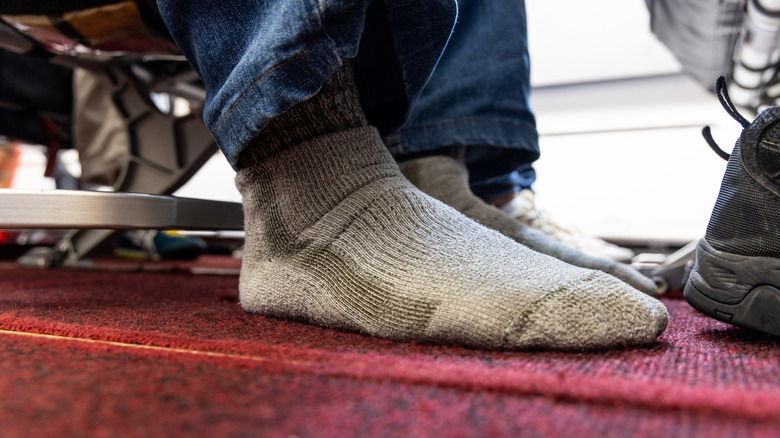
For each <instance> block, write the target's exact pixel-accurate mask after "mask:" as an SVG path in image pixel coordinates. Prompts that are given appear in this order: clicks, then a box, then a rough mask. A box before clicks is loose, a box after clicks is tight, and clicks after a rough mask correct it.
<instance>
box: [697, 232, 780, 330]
mask: <svg viewBox="0 0 780 438" xmlns="http://www.w3.org/2000/svg"><path fill="white" fill-rule="evenodd" d="M683 294H684V296H685V300H686V301H688V304H690V305H691V307H693V308H694V309H696V310H698V311H699V312H701V313H704V314H705V315H708V316H711V317H713V318H715V319H717V320H719V321H723V322H726V323H729V324H732V325H735V326H739V327H743V328H747V329H752V330H758V331H760V332H763V333H768V334H770V335H774V336H780V259H778V258H773V257H748V256H741V255H737V254H731V253H727V252H723V251H718V250H716V249H715V248H713V247H712V246H711V245H710V244H709V243H707V241H706V240H704V239H701V240H700V241H699V243H698V245H697V247H696V255H695V259H694V267H693V269H692V270H691V274H690V276H689V278H688V282H687V283H686V285H685V290H684V292H683Z"/></svg>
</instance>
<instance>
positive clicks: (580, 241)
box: [500, 189, 634, 262]
mask: <svg viewBox="0 0 780 438" xmlns="http://www.w3.org/2000/svg"><path fill="white" fill-rule="evenodd" d="M500 209H501V211H503V212H504V213H506V214H508V215H510V216H511V217H513V218H514V219H515V220H517V221H519V222H522V223H524V224H526V225H528V226H530V227H532V228H536V229H537V230H539V231H541V232H543V233H545V234H547V235H548V236H551V237H553V238H554V239H556V240H558V241H559V242H561V243H564V244H566V245H569V246H571V247H573V248H575V249H577V250H579V251H582V252H584V253H585V254H590V255H592V256H596V257H602V258H608V259H612V260H616V261H618V262H628V261H630V260H631V258H632V257H634V252H633V251H631V250H630V249H628V248H622V247H620V246H617V245H613V244H611V243H609V242H605V241H603V240H601V239H599V238H598V237H595V236H589V235H587V234H585V233H584V232H582V231H581V230H578V229H576V228H573V227H570V226H564V225H561V224H559V223H558V222H556V221H555V220H553V219H552V218H551V217H550V214H549V213H548V212H546V211H543V210H540V209H538V208H537V207H536V204H535V203H534V192H532V191H531V190H528V189H526V190H523V191H521V192H520V193H518V196H516V197H515V198H513V199H512V200H511V201H509V202H508V203H506V204H505V205H504V206H502V207H500Z"/></svg>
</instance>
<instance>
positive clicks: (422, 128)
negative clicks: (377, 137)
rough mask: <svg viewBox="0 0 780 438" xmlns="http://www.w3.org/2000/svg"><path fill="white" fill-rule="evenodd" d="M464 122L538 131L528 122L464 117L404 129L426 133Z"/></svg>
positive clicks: (404, 129)
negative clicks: (523, 127) (522, 127)
mask: <svg viewBox="0 0 780 438" xmlns="http://www.w3.org/2000/svg"><path fill="white" fill-rule="evenodd" d="M463 122H478V123H482V122H489V123H497V124H504V125H512V126H526V127H529V128H532V129H534V130H535V129H536V126H535V125H534V124H532V123H528V122H518V121H514V120H495V119H492V118H489V117H462V118H459V119H453V120H447V121H444V122H437V123H428V124H425V125H417V126H411V127H404V128H403V131H405V132H409V131H426V130H429V129H433V128H436V127H439V126H447V125H457V124H459V123H463ZM394 135H397V136H400V134H399V133H396V134H394Z"/></svg>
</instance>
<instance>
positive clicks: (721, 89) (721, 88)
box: [701, 76, 750, 161]
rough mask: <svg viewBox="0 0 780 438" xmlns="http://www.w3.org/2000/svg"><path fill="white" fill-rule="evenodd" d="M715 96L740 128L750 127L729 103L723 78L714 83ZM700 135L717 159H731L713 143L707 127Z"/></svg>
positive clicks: (729, 99) (746, 120)
mask: <svg viewBox="0 0 780 438" xmlns="http://www.w3.org/2000/svg"><path fill="white" fill-rule="evenodd" d="M715 94H716V95H717V96H718V101H720V104H721V105H722V106H723V108H724V109H725V110H726V112H727V113H729V115H730V116H731V118H733V119H734V120H736V121H737V122H739V124H740V125H742V128H747V127H748V126H750V122H749V121H748V119H746V118H745V117H743V116H742V114H740V113H739V111H738V110H737V107H736V106H734V103H733V102H732V101H731V98H729V92H728V86H727V85H726V78H724V77H723V76H721V77H719V78H718V80H717V82H715ZM701 135H702V136H703V137H704V140H705V141H706V142H707V145H709V147H710V149H712V150H713V151H714V152H715V153H716V154H718V156H719V157H721V158H723V159H724V160H726V161H728V159H729V158H731V154H729V153H728V152H726V151H724V150H723V149H722V148H721V147H720V146H719V145H718V143H717V142H716V141H715V139H714V138H713V137H712V131H711V130H710V127H709V126H705V127H704V128H702V130H701Z"/></svg>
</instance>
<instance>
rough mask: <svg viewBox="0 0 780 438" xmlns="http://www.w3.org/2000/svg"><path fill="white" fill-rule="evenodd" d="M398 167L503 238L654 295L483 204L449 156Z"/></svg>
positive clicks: (631, 274) (642, 282) (634, 275)
mask: <svg viewBox="0 0 780 438" xmlns="http://www.w3.org/2000/svg"><path fill="white" fill-rule="evenodd" d="M400 167H401V171H402V172H403V174H404V176H406V177H407V178H408V179H409V180H410V181H411V182H412V183H413V184H414V185H415V186H417V188H419V189H420V190H422V191H423V192H425V193H427V194H428V195H430V196H433V197H434V198H436V199H438V200H440V201H442V202H444V203H445V204H447V205H449V206H451V207H453V208H455V209H456V210H458V211H460V212H461V213H463V214H465V215H466V216H468V217H470V218H471V219H474V220H475V221H477V222H479V223H481V224H482V225H485V226H486V227H489V228H492V229H494V230H497V231H500V232H501V233H502V234H504V235H505V236H507V237H510V238H512V239H514V240H515V241H517V242H519V243H521V244H523V245H525V246H527V247H529V248H531V249H533V250H536V251H539V252H541V253H544V254H547V255H550V256H552V257H555V258H557V259H559V260H562V261H565V262H567V263H571V264H573V265H576V266H580V267H583V268H589V269H598V270H599V271H603V272H606V273H607V274H610V275H613V276H615V277H617V278H619V279H621V280H623V281H625V282H626V283H628V284H630V285H631V286H634V287H635V288H637V289H639V290H640V291H642V292H644V293H646V294H649V295H655V294H656V291H657V290H656V286H655V283H654V282H653V281H652V280H651V279H649V278H648V277H646V276H644V275H642V274H641V273H639V271H637V270H636V269H634V268H632V267H630V266H628V265H626V264H623V263H619V262H616V261H614V260H609V259H605V258H601V257H595V256H592V255H588V254H585V253H583V252H580V251H578V250H576V249H574V248H571V247H569V246H567V245H564V244H563V243H560V242H558V241H557V240H555V239H553V238H552V237H550V236H548V235H546V234H544V233H542V232H540V231H538V230H535V229H534V228H532V227H529V226H527V225H525V224H522V223H520V222H518V221H516V220H514V219H513V218H512V217H510V216H509V215H507V214H506V213H504V212H503V211H501V210H499V209H497V208H495V207H493V206H492V205H490V204H487V203H486V202H484V201H482V200H481V199H480V198H479V197H477V196H476V195H474V194H473V193H472V192H471V189H470V188H469V182H468V170H466V167H465V166H464V165H463V164H461V163H460V162H458V161H456V160H454V159H452V158H450V157H446V156H431V157H424V158H418V159H413V160H408V161H405V162H402V163H400Z"/></svg>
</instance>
